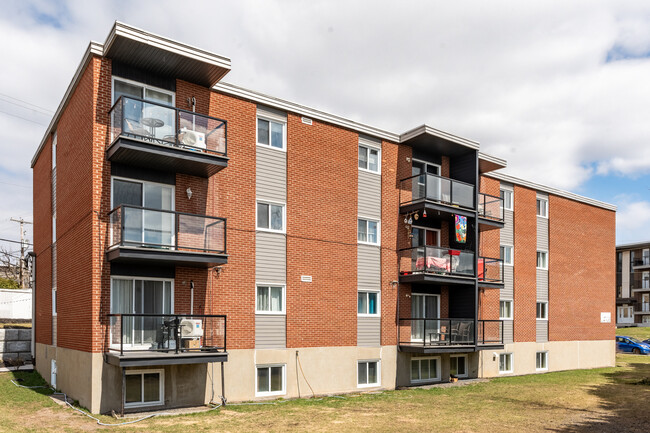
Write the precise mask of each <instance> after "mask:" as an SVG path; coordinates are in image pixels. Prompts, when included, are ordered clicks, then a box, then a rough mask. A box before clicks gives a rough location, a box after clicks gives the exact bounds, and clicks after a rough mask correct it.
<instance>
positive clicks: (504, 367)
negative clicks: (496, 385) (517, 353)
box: [499, 353, 512, 373]
mask: <svg viewBox="0 0 650 433" xmlns="http://www.w3.org/2000/svg"><path fill="white" fill-rule="evenodd" d="M499 373H512V353H502V354H500V355H499Z"/></svg>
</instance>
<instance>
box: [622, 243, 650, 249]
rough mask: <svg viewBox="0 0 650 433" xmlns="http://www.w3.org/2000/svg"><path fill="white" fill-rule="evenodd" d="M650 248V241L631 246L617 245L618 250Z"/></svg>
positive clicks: (630, 244)
mask: <svg viewBox="0 0 650 433" xmlns="http://www.w3.org/2000/svg"><path fill="white" fill-rule="evenodd" d="M644 247H645V248H650V241H645V242H633V243H629V244H619V245H616V249H617V250H633V249H636V248H644Z"/></svg>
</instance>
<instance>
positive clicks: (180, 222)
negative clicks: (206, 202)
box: [109, 205, 226, 254]
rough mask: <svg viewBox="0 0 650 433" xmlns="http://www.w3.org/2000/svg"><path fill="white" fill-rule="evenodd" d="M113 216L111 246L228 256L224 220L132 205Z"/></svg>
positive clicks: (111, 213) (111, 218) (116, 211)
mask: <svg viewBox="0 0 650 433" xmlns="http://www.w3.org/2000/svg"><path fill="white" fill-rule="evenodd" d="M109 217H110V233H109V236H110V243H109V244H110V247H114V246H118V245H119V246H131V247H142V248H157V249H163V250H164V249H168V250H180V251H190V252H200V253H213V254H225V253H226V220H225V219H224V218H217V217H210V216H205V215H193V214H188V213H182V212H173V211H166V210H159V209H149V208H143V207H137V206H128V205H121V206H119V207H117V208H115V209H113V210H112V211H111V212H110V214H109Z"/></svg>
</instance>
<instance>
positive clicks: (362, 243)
mask: <svg viewBox="0 0 650 433" xmlns="http://www.w3.org/2000/svg"><path fill="white" fill-rule="evenodd" d="M357 244H359V245H370V246H372V247H379V246H381V244H379V243H372V242H362V241H357Z"/></svg>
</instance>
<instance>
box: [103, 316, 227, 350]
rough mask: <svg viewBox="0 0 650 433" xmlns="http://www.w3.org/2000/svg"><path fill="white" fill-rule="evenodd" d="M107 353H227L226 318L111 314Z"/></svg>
mask: <svg viewBox="0 0 650 433" xmlns="http://www.w3.org/2000/svg"><path fill="white" fill-rule="evenodd" d="M108 317H109V321H110V323H109V335H108V338H109V341H108V345H107V350H108V351H111V352H119V353H120V355H124V353H125V352H127V353H128V352H165V353H174V354H178V353H184V352H216V351H224V352H225V351H226V316H225V315H207V314H109V315H108Z"/></svg>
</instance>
